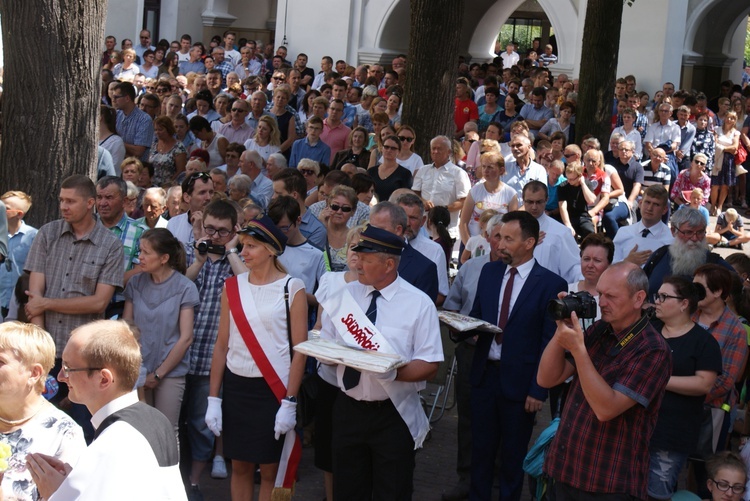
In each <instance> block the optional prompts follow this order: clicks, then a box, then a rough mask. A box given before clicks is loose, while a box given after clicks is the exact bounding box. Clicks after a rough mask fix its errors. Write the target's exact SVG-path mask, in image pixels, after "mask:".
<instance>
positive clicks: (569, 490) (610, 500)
mask: <svg viewBox="0 0 750 501" xmlns="http://www.w3.org/2000/svg"><path fill="white" fill-rule="evenodd" d="M554 493H555V497H554V501H631V500H634V499H636V498H634V497H633V496H631V495H630V494H625V493H617V494H604V493H601V494H599V493H595V492H586V491H582V490H581V489H576V488H575V487H572V486H570V485H568V484H564V483H562V482H555V491H554Z"/></svg>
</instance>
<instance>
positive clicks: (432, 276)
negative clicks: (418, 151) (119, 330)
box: [370, 201, 554, 330]
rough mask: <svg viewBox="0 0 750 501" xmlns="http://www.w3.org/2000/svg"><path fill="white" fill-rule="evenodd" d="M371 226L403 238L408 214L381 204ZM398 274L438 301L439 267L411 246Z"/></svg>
mask: <svg viewBox="0 0 750 501" xmlns="http://www.w3.org/2000/svg"><path fill="white" fill-rule="evenodd" d="M370 224H371V225H373V226H374V227H376V228H380V229H381V230H386V231H390V232H391V233H395V234H396V235H398V236H400V237H401V238H403V237H404V230H405V228H406V225H407V218H406V212H404V209H402V208H401V207H399V206H398V205H396V204H393V203H391V202H387V201H385V202H380V203H379V204H377V205H376V206H374V207H373V208H372V209H371V210H370ZM398 274H399V276H400V277H401V278H403V279H404V280H406V281H407V282H409V283H410V284H411V285H413V286H414V287H416V288H417V289H419V290H421V291H422V292H424V293H425V294H427V296H429V298H430V299H432V302H433V303H434V302H436V301H437V297H438V273H437V266H436V265H435V263H434V262H432V261H431V260H430V259H429V258H427V257H425V256H424V255H423V254H422V253H420V252H419V251H417V250H416V249H415V248H414V247H412V246H411V245H409V244H406V247H404V250H403V252H402V253H401V261H400V263H399V265H398ZM553 330H554V329H553Z"/></svg>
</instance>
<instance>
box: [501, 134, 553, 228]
mask: <svg viewBox="0 0 750 501" xmlns="http://www.w3.org/2000/svg"><path fill="white" fill-rule="evenodd" d="M510 151H511V153H512V154H513V158H514V159H515V160H511V161H510V162H508V163H507V164H505V174H503V177H502V181H503V182H504V183H505V184H507V185H508V186H510V187H511V188H513V189H514V190H516V191H517V192H518V193H521V192H522V191H523V187H524V186H526V184H527V183H528V182H530V181H539V182H541V183H544V184H545V185H546V184H547V171H546V170H544V167H542V166H541V164H538V163H536V162H535V161H533V160H532V159H531V140H530V139H529V138H528V137H526V136H524V135H521V134H517V135H515V136H513V138H512V139H511V140H510ZM520 205H521V206H523V203H521V204H520ZM519 208H520V207H519ZM542 231H544V230H542Z"/></svg>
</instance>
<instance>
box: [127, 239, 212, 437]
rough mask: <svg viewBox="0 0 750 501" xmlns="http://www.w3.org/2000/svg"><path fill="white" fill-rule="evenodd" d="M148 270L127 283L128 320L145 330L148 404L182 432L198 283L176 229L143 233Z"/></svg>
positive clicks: (144, 263) (144, 266)
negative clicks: (180, 423) (189, 274)
mask: <svg viewBox="0 0 750 501" xmlns="http://www.w3.org/2000/svg"><path fill="white" fill-rule="evenodd" d="M140 245H141V252H140V254H139V256H138V259H139V260H140V264H139V266H140V268H141V270H142V271H143V273H139V274H137V275H134V276H133V277H132V278H131V279H130V280H129V281H128V285H127V286H126V287H125V292H124V295H125V311H124V312H123V319H125V320H126V321H129V322H133V323H134V324H135V325H137V326H138V328H139V329H140V331H141V338H140V345H141V355H142V357H143V361H142V363H141V364H142V370H143V369H145V372H146V380H145V383H144V394H145V400H146V403H148V404H149V405H151V406H153V407H155V408H157V409H159V410H160V411H161V412H162V414H164V415H165V416H167V418H168V419H169V421H170V422H171V423H172V426H173V427H174V432H175V435H177V429H178V421H179V417H180V407H181V405H182V396H183V394H184V392H185V376H186V375H187V372H188V369H189V368H190V355H189V354H188V349H189V348H190V345H191V344H192V343H193V319H194V316H195V307H196V306H198V304H199V303H200V297H199V295H198V288H197V287H196V286H195V284H194V283H193V281H192V280H190V279H189V278H187V277H186V276H185V275H184V273H185V270H186V265H185V250H184V248H183V247H182V244H181V243H180V242H179V240H177V239H176V238H175V237H174V236H173V235H172V232H170V231H169V230H167V229H166V228H155V229H152V230H148V231H146V232H144V233H143V235H141V243H140Z"/></svg>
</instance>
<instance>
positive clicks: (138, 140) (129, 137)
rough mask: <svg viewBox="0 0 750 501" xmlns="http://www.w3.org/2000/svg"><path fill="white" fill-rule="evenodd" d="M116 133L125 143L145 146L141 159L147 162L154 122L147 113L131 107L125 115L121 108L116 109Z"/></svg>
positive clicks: (152, 138) (152, 137) (152, 139)
mask: <svg viewBox="0 0 750 501" xmlns="http://www.w3.org/2000/svg"><path fill="white" fill-rule="evenodd" d="M117 135H119V136H120V137H121V138H122V140H123V142H124V143H125V144H132V145H135V146H145V147H146V151H144V152H143V155H141V161H143V162H148V156H149V149H150V148H151V143H153V142H154V122H153V121H151V117H150V116H149V115H148V113H146V112H145V111H141V110H140V109H138V108H133V111H131V112H130V115H126V114H125V112H123V111H122V110H117Z"/></svg>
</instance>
